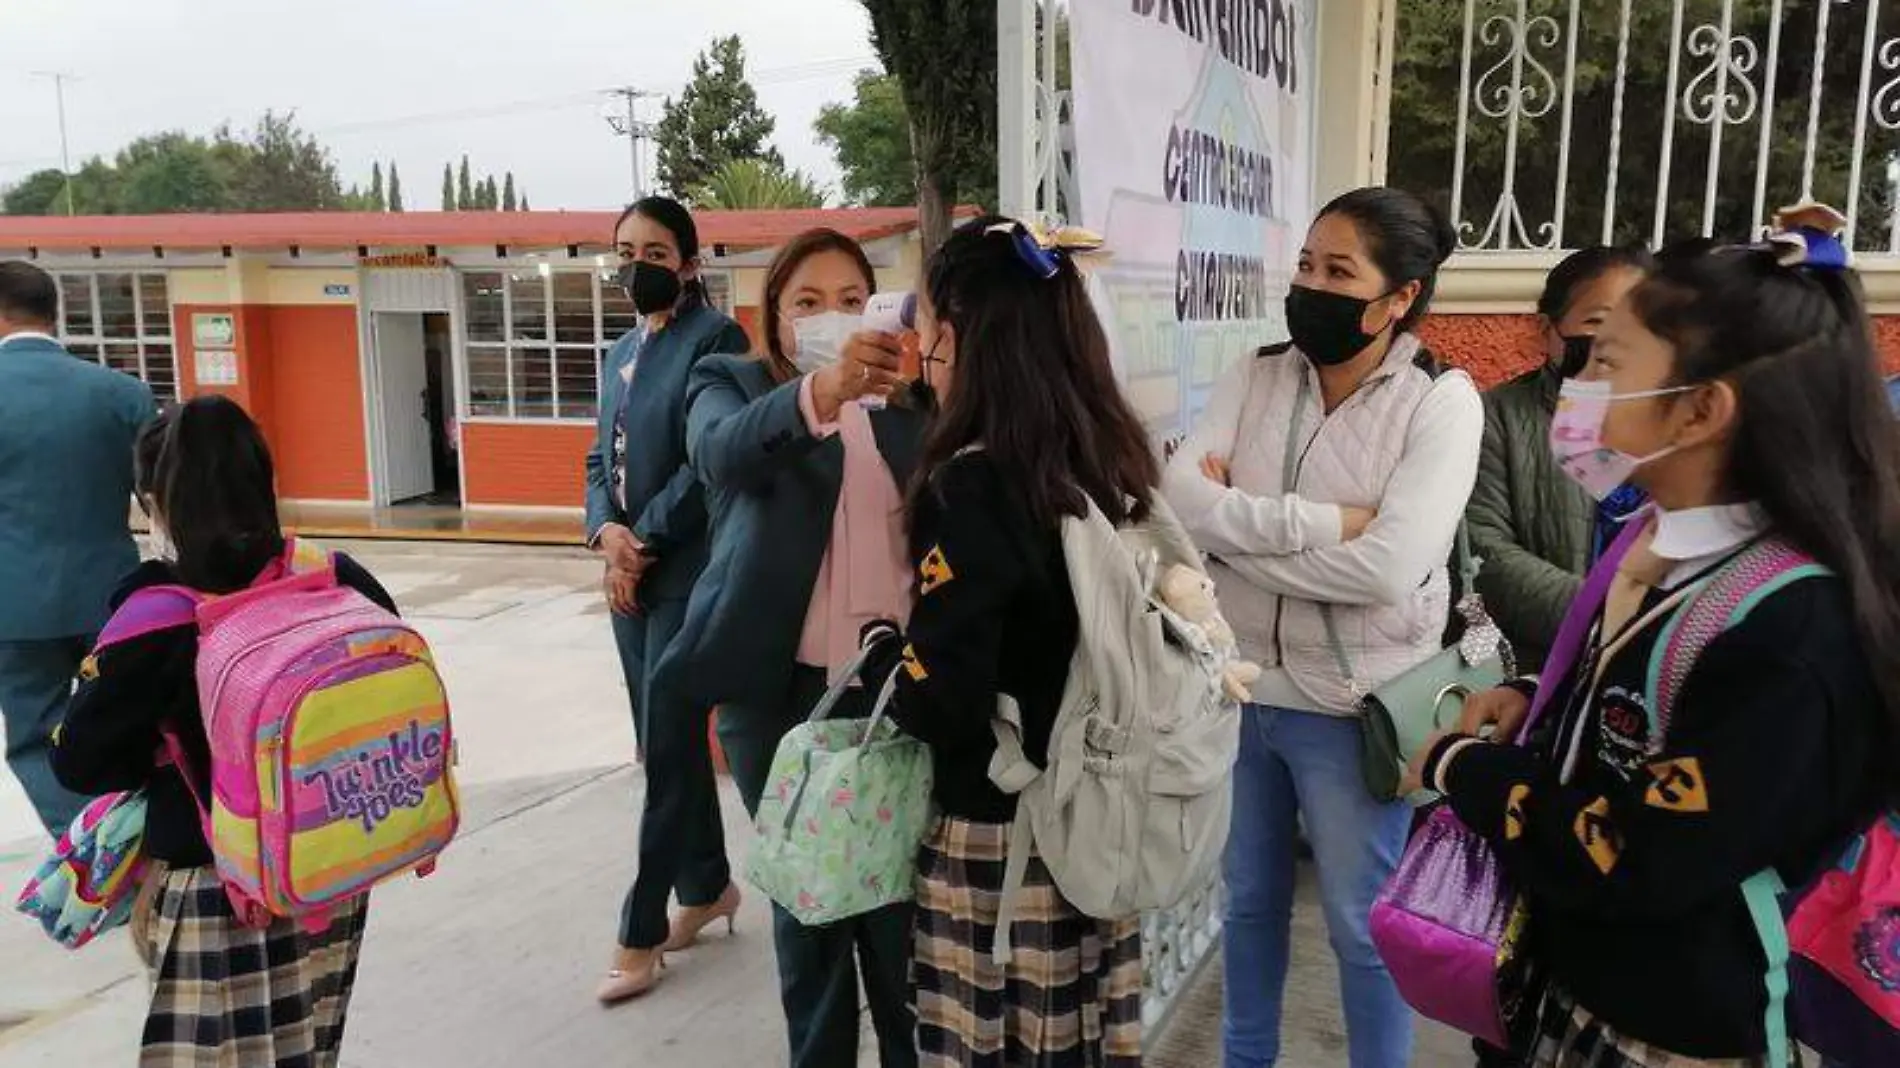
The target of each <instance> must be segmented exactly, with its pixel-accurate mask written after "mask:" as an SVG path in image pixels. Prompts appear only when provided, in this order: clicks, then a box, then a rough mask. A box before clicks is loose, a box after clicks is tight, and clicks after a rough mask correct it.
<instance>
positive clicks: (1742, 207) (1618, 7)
mask: <svg viewBox="0 0 1900 1068" xmlns="http://www.w3.org/2000/svg"><path fill="white" fill-rule="evenodd" d="M1398 2H1399V3H1401V4H1407V3H1409V4H1413V5H1416V9H1417V10H1420V11H1426V10H1433V11H1434V13H1435V24H1436V25H1437V26H1439V27H1442V29H1440V30H1438V31H1437V32H1450V33H1453V34H1456V33H1458V32H1459V31H1458V28H1457V21H1455V20H1462V23H1463V25H1462V32H1463V50H1462V52H1461V53H1460V55H1459V59H1458V66H1457V68H1456V70H1457V72H1458V78H1459V81H1458V87H1457V107H1458V113H1457V116H1456V129H1457V136H1456V140H1455V142H1454V144H1453V146H1452V149H1453V151H1452V152H1451V153H1450V155H1451V156H1452V159H1453V166H1454V173H1453V174H1452V176H1451V183H1450V184H1451V187H1452V204H1451V215H1452V221H1453V224H1454V226H1455V227H1456V228H1457V231H1458V235H1459V247H1460V248H1462V249H1464V250H1466V251H1473V252H1515V251H1523V250H1533V251H1542V250H1550V251H1556V250H1559V249H1563V248H1568V247H1573V243H1574V242H1577V241H1579V240H1583V241H1589V240H1595V239H1599V238H1598V234H1599V231H1598V230H1597V228H1595V227H1592V228H1591V232H1590V233H1589V234H1577V233H1575V232H1573V231H1574V230H1575V229H1576V227H1575V222H1576V220H1577V219H1578V217H1579V212H1580V211H1586V210H1588V208H1586V207H1584V206H1585V205H1589V204H1590V203H1591V199H1592V198H1595V197H1596V196H1598V195H1599V194H1598V193H1597V192H1596V191H1595V190H1594V189H1591V190H1588V191H1586V190H1585V189H1584V188H1581V186H1584V185H1586V184H1587V182H1586V178H1585V177H1580V176H1578V175H1573V174H1572V173H1571V171H1572V168H1573V167H1575V166H1576V165H1578V164H1579V163H1581V162H1583V161H1585V160H1587V161H1589V164H1588V166H1587V167H1586V170H1588V171H1589V172H1590V175H1594V173H1595V168H1596V165H1597V163H1598V162H1599V161H1600V160H1601V159H1602V158H1603V157H1602V156H1601V155H1599V152H1600V150H1601V149H1602V148H1603V147H1605V146H1604V145H1603V140H1605V139H1607V141H1608V145H1607V148H1608V150H1609V151H1608V153H1607V159H1608V166H1607V174H1606V177H1605V182H1604V188H1603V190H1602V193H1601V194H1600V195H1601V197H1602V200H1601V206H1602V212H1603V223H1602V227H1601V229H1600V240H1601V241H1603V242H1604V243H1605V244H1608V243H1612V242H1614V241H1615V240H1616V239H1617V236H1618V235H1619V234H1624V235H1627V234H1628V233H1629V232H1630V231H1631V230H1632V229H1635V230H1636V231H1637V232H1639V233H1641V234H1643V235H1644V236H1645V237H1646V238H1647V240H1648V241H1650V242H1651V243H1653V244H1661V243H1662V242H1663V241H1664V240H1666V239H1667V238H1668V236H1669V235H1670V234H1671V233H1672V232H1676V233H1681V232H1684V231H1689V232H1699V233H1701V234H1703V235H1706V236H1726V234H1725V231H1727V230H1729V229H1736V230H1740V229H1741V228H1742V226H1743V224H1744V216H1746V220H1747V224H1748V225H1753V224H1754V223H1756V222H1759V221H1762V220H1764V219H1765V217H1766V216H1767V215H1768V214H1770V213H1771V212H1772V210H1773V209H1774V207H1775V206H1776V204H1779V203H1792V202H1794V201H1796V200H1802V199H1814V198H1816V197H1825V198H1827V199H1829V200H1832V201H1834V202H1835V203H1839V204H1840V205H1841V207H1842V210H1843V211H1844V212H1845V213H1846V216H1847V220H1848V225H1847V230H1846V234H1845V237H1846V239H1847V240H1848V242H1849V243H1851V244H1865V245H1867V248H1865V249H1863V250H1862V251H1863V252H1866V253H1869V254H1874V253H1878V254H1881V255H1888V254H1892V255H1900V203H1886V202H1883V201H1881V197H1883V196H1888V197H1891V198H1893V199H1894V200H1895V201H1900V136H1896V135H1900V30H1897V29H1896V27H1893V26H1886V25H1884V24H1883V18H1884V16H1885V15H1886V10H1885V5H1883V4H1881V3H1880V2H1879V0H1826V2H1825V3H1817V4H1803V5H1795V4H1790V3H1789V2H1788V0H1770V2H1767V3H1762V2H1758V0H1750V2H1748V3H1741V2H1738V0H1719V2H1717V0H1697V2H1693V3H1692V2H1690V0H1672V2H1671V3H1670V4H1669V5H1668V6H1664V5H1662V4H1661V3H1657V2H1654V0H1650V2H1646V3H1641V4H1639V3H1638V2H1637V0H1620V2H1619V3H1617V4H1615V5H1610V4H1601V5H1589V4H1584V3H1583V2H1582V0H1568V2H1567V3H1565V2H1563V0H1536V2H1532V0H1482V2H1481V0H1464V4H1463V7H1462V9H1459V8H1452V7H1451V6H1450V5H1449V4H1447V3H1444V0H1398ZM1441 4H1442V5H1443V6H1442V7H1440V6H1439V5H1441ZM1797 7H1798V8H1799V9H1800V11H1801V15H1802V17H1803V18H1805V17H1806V16H1807V11H1808V10H1809V8H1813V9H1814V11H1815V21H1814V23H1813V25H1812V26H1811V27H1810V26H1807V25H1802V26H1799V27H1798V28H1796V29H1792V30H1791V29H1790V27H1789V26H1788V25H1785V23H1786V22H1787V21H1788V16H1789V14H1790V12H1791V11H1792V10H1794V9H1795V8H1797ZM1836 7H1839V8H1841V9H1842V11H1843V12H1844V13H1836V12H1835V11H1834V9H1835V8H1836ZM1842 20H1846V21H1842ZM1433 21H1434V20H1427V21H1426V22H1421V23H1420V24H1419V25H1420V27H1421V30H1422V29H1423V27H1425V26H1426V25H1428V24H1432V22H1433ZM1447 23H1449V24H1450V25H1447ZM1612 26H1613V27H1614V31H1615V35H1614V37H1611V36H1610V35H1609V34H1608V33H1607V32H1605V31H1606V30H1608V29H1610V28H1611V27H1612ZM1848 27H1856V28H1859V29H1861V30H1862V32H1863V34H1864V36H1863V38H1862V41H1861V44H1860V47H1859V48H1858V49H1856V50H1855V51H1856V52H1857V53H1858V58H1859V60H1860V69H1859V74H1858V78H1857V79H1851V80H1850V76H1849V71H1848V70H1846V69H1843V68H1842V66H1838V65H1837V66H1835V67H1834V68H1833V69H1832V71H1831V75H1832V76H1831V77H1830V71H1829V70H1828V69H1827V65H1828V64H1829V63H1830V62H1837V63H1839V64H1845V63H1848V62H1851V60H1848V59H1846V58H1845V57H1844V56H1840V57H1834V60H1832V61H1830V59H1829V52H1830V46H1831V47H1832V50H1833V51H1838V52H1844V51H1845V49H1844V45H1843V41H1842V38H1843V36H1845V35H1846V34H1847V33H1848V32H1849V31H1848V29H1847V28H1848ZM1883 30H1884V31H1885V33H1886V36H1883ZM1665 31H1666V33H1667V38H1666V43H1665V44H1664V45H1663V46H1664V47H1666V48H1668V49H1669V51H1668V54H1667V56H1666V57H1664V56H1656V55H1654V54H1653V53H1649V54H1645V53H1640V52H1636V51H1635V49H1638V48H1643V49H1648V48H1653V47H1655V44H1654V43H1652V42H1655V41H1657V40H1658V39H1662V38H1664V34H1665ZM1810 32H1811V33H1812V34H1813V40H1812V42H1811V43H1809V42H1806V41H1805V35H1806V34H1808V33H1810ZM1566 34H1568V39H1567V40H1565V39H1564V38H1565V35H1566ZM1788 34H1793V36H1786V35H1788ZM1784 36H1786V39H1785V40H1784ZM1784 45H1785V46H1786V47H1784ZM1804 46H1805V47H1811V48H1812V49H1813V51H1812V61H1813V64H1814V69H1813V70H1812V71H1811V72H1809V74H1808V75H1806V76H1805V79H1806V80H1805V82H1803V76H1790V77H1783V72H1782V71H1781V70H1780V67H1781V64H1782V63H1783V62H1788V61H1789V60H1790V59H1793V60H1794V62H1795V63H1796V64H1798V63H1799V62H1802V61H1806V60H1808V59H1809V58H1810V57H1809V56H1804V55H1802V54H1801V52H1802V50H1804ZM1611 47H1614V49H1615V55H1614V57H1613V58H1614V77H1613V78H1611V77H1609V74H1610V72H1609V69H1608V68H1609V66H1610V64H1609V61H1610V60H1611V59H1612V57H1611V56H1610V55H1609V54H1608V53H1609V50H1610V48H1611ZM1665 58H1666V62H1658V61H1662V60H1665ZM1644 60H1648V61H1649V62H1647V63H1645V62H1644ZM1559 64H1561V68H1560V66H1559ZM1876 64H1877V65H1878V66H1876ZM1598 72H1601V73H1598ZM1399 77H1400V78H1401V79H1402V80H1403V79H1404V78H1405V77H1406V73H1405V72H1403V71H1401V72H1399ZM1559 79H1561V84H1559ZM1427 84H1429V79H1428V81H1427ZM1441 84H1442V83H1441ZM1444 88H1446V89H1449V88H1450V87H1449V86H1446V87H1444ZM1802 90H1805V92H1803V91H1802ZM1440 91H1442V90H1440ZM1783 95H1786V96H1787V97H1788V100H1786V101H1784V100H1782V99H1781V98H1782V96H1783ZM1803 96H1805V98H1806V101H1805V103H1806V106H1807V114H1806V116H1805V119H1803V118H1800V117H1797V115H1794V114H1786V112H1788V111H1789V109H1790V108H1791V107H1798V106H1799V105H1800V104H1801V102H1802V101H1801V99H1800V98H1801V97H1803ZM1659 97H1660V99H1661V101H1662V102H1663V108H1662V111H1661V112H1660V113H1658V112H1656V111H1655V110H1653V107H1654V105H1653V103H1652V102H1653V101H1656V100H1657V99H1658V98H1659ZM1415 99H1417V98H1415ZM1426 99H1427V100H1428V99H1429V98H1426ZM1559 106H1561V108H1562V110H1561V112H1559V113H1557V114H1552V112H1555V111H1557V109H1558V108H1559ZM1632 107H1634V108H1638V109H1640V110H1639V111H1637V112H1632V111H1631V110H1630V109H1631V108H1632ZM1850 108H1851V109H1853V110H1852V119H1851V121H1850V119H1849V109H1850ZM1605 111H1607V112H1608V114H1609V123H1608V130H1607V131H1605V130H1604V129H1603V125H1602V124H1601V123H1600V122H1599V121H1598V117H1600V116H1601V115H1602V114H1603V113H1604V112H1605ZM1823 116H1826V117H1827V119H1828V121H1827V124H1826V129H1825V130H1824V129H1823V122H1822V118H1823ZM1777 120H1779V123H1778V122H1777ZM1398 121H1399V122H1401V123H1402V122H1403V121H1404V118H1403V115H1402V114H1401V116H1400V117H1399V118H1398ZM1755 123H1759V126H1755V125H1754V124H1755ZM1791 123H1792V124H1795V125H1793V126H1790V124H1791ZM1702 126H1706V127H1707V128H1708V129H1707V131H1706V135H1707V141H1706V142H1703V141H1702V140H1701V139H1702V137H1703V135H1704V131H1703V130H1700V129H1697V127H1702ZM1638 129H1640V130H1641V131H1642V132H1641V133H1640V134H1638V133H1635V132H1634V131H1636V130H1638ZM1658 129H1659V130H1660V131H1661V140H1660V143H1658V144H1656V145H1655V151H1656V158H1655V161H1654V162H1653V163H1651V162H1650V161H1649V160H1648V159H1647V158H1646V157H1645V159H1644V162H1643V163H1642V164H1641V167H1642V168H1643V169H1645V170H1647V168H1649V167H1652V166H1653V167H1654V168H1655V171H1654V178H1653V179H1651V178H1649V177H1648V176H1647V175H1643V176H1637V177H1635V178H1634V179H1633V184H1634V186H1635V187H1636V188H1638V189H1642V192H1641V193H1638V194H1632V192H1631V191H1630V186H1631V184H1632V183H1629V182H1625V181H1624V176H1623V174H1622V173H1621V172H1622V168H1623V167H1624V166H1625V165H1626V164H1629V163H1631V162H1632V159H1631V156H1632V151H1633V145H1632V138H1639V139H1640V140H1642V141H1643V142H1645V143H1644V145H1643V146H1642V147H1643V149H1644V150H1645V151H1647V150H1648V148H1649V142H1650V138H1653V137H1656V136H1657V134H1656V132H1655V131H1656V130H1658ZM1804 130H1805V137H1804V136H1803V131H1804ZM1782 134H1791V135H1792V136H1789V137H1783V136H1781V135H1782ZM1824 136H1826V137H1828V138H1829V141H1828V145H1829V148H1830V151H1829V152H1828V153H1825V154H1824V153H1822V152H1821V151H1820V147H1821V139H1822V137H1824ZM1750 138H1753V141H1752V142H1751V141H1750ZM1850 142H1851V143H1850ZM1393 144H1394V148H1395V151H1397V152H1398V154H1399V156H1404V155H1405V152H1404V151H1403V150H1402V149H1400V148H1399V143H1398V142H1397V141H1396V140H1395V141H1394V143H1393ZM1685 144H1694V145H1695V148H1694V149H1693V150H1692V158H1693V159H1694V162H1693V163H1688V164H1687V166H1688V168H1689V169H1692V170H1694V172H1695V176H1694V178H1693V179H1690V178H1688V177H1687V176H1686V175H1685V176H1683V180H1682V182H1681V184H1682V185H1683V186H1685V189H1684V190H1683V192H1684V194H1685V195H1684V197H1683V201H1682V202H1680V203H1679V202H1678V201H1676V200H1675V199H1674V198H1673V197H1672V196H1671V193H1672V192H1673V191H1674V186H1675V184H1676V183H1677V176H1676V174H1675V171H1676V169H1677V167H1678V166H1679V165H1682V164H1683V163H1684V162H1685V161H1682V160H1679V159H1678V156H1680V155H1681V153H1682V151H1683V146H1684V145H1685ZM1704 150H1706V151H1707V153H1708V155H1707V158H1706V160H1705V159H1702V158H1700V153H1701V152H1703V151H1704ZM1850 150H1851V151H1850ZM1418 155H1419V157H1420V158H1421V159H1422V158H1429V157H1428V156H1426V155H1425V154H1423V153H1419V154H1418ZM1399 156H1395V161H1396V160H1397V159H1398V158H1399ZM1436 158H1437V159H1438V160H1440V161H1443V160H1444V158H1445V157H1444V156H1442V155H1441V156H1437V157H1436ZM1890 162H1892V163H1893V166H1891V167H1890V166H1889V163H1890ZM1442 165H1443V163H1442V162H1440V163H1437V164H1435V165H1434V166H1442ZM1553 165H1554V166H1555V172H1554V173H1553V172H1552V170H1551V168H1552V166H1553ZM1751 166H1752V167H1753V168H1754V173H1753V174H1752V176H1744V175H1743V174H1742V173H1738V172H1742V171H1746V170H1747V169H1748V168H1749V167H1751ZM1400 167H1401V169H1399V170H1397V172H1396V173H1395V178H1396V179H1397V180H1398V181H1401V182H1403V181H1405V180H1406V179H1407V177H1408V176H1407V175H1406V174H1404V172H1403V169H1402V167H1403V165H1402V164H1401V165H1400ZM1494 168H1495V169H1494ZM1467 172H1470V174H1482V175H1484V176H1485V178H1484V180H1483V181H1482V182H1478V183H1474V182H1473V181H1472V180H1469V179H1470V174H1467ZM1421 180H1424V179H1423V176H1421ZM1492 181H1495V182H1496V183H1497V184H1496V186H1495V187H1493V186H1492V184H1491V183H1492ZM1651 181H1653V182H1654V185H1653V187H1649V188H1644V187H1646V186H1649V183H1650V182H1651ZM1691 183H1692V184H1693V188H1692V189H1691V188H1689V187H1690V186H1691ZM1883 183H1884V186H1885V188H1884V189H1883V188H1874V189H1868V188H1865V186H1867V185H1869V184H1873V185H1875V186H1876V187H1878V186H1881V185H1882V184H1883ZM1842 185H1845V186H1846V187H1847V189H1846V193H1845V196H1843V195H1842V191H1841V189H1840V188H1839V187H1840V186H1842ZM1519 186H1524V187H1525V188H1546V189H1551V190H1552V191H1553V192H1554V194H1555V197H1554V201H1553V203H1552V206H1551V209H1550V212H1549V214H1548V215H1544V216H1543V218H1542V219H1541V220H1537V221H1533V220H1532V219H1529V218H1527V217H1526V216H1527V210H1528V208H1527V205H1526V203H1525V201H1524V191H1523V189H1520V188H1519ZM1441 188H1442V186H1441ZM1474 188H1484V189H1485V190H1487V192H1486V193H1485V195H1484V198H1483V199H1484V203H1483V204H1481V205H1478V206H1475V207H1474V205H1473V204H1472V203H1467V197H1469V196H1470V195H1471V192H1472V190H1473V189H1474ZM1493 189H1495V192H1492V190H1493ZM1652 189H1653V193H1654V197H1655V199H1654V201H1653V204H1639V203H1634V202H1633V201H1636V200H1638V199H1639V198H1640V196H1642V195H1648V193H1649V192H1650V191H1651V190H1652ZM1698 195H1699V196H1700V197H1701V203H1700V205H1699V207H1691V206H1690V204H1689V202H1688V201H1689V198H1690V197H1693V196H1698ZM1493 197H1495V199H1492V198H1493ZM1534 199H1535V201H1536V203H1537V204H1538V205H1539V212H1538V213H1539V214H1540V215H1542V210H1541V204H1542V200H1541V197H1538V198H1534ZM1843 201H1844V203H1843ZM1876 204H1877V205H1879V207H1880V209H1881V210H1879V211H1877V212H1876V214H1878V215H1879V216H1880V218H1878V219H1875V218H1874V216H1872V215H1869V216H1868V217H1867V218H1866V219H1863V218H1862V213H1863V212H1864V211H1865V212H1875V211H1876V209H1875V208H1874V207H1870V205H1876ZM1889 208H1891V209H1892V210H1891V211H1889V210H1886V209H1889ZM1672 215H1675V216H1678V217H1677V218H1674V219H1672V218H1671V216H1672ZM1889 215H1891V218H1889V217H1888V216H1889ZM1684 216H1686V217H1684ZM1881 227H1886V228H1887V232H1886V233H1882V232H1880V228H1881Z"/></svg>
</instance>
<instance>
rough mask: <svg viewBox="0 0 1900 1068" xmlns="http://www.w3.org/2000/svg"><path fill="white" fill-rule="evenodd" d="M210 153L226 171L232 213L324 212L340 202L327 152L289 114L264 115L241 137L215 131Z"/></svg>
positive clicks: (338, 186) (225, 129)
mask: <svg viewBox="0 0 1900 1068" xmlns="http://www.w3.org/2000/svg"><path fill="white" fill-rule="evenodd" d="M217 142H218V143H217V144H216V145H214V146H213V152H214V153H215V154H216V155H217V156H218V157H219V158H220V159H222V160H223V161H224V162H225V164H226V165H227V166H229V167H230V168H231V194H232V205H231V206H232V208H233V209H234V210H237V211H330V210H334V209H335V208H337V207H339V206H340V205H341V204H342V201H343V188H342V184H341V183H340V182H339V181H338V180H337V174H336V164H335V163H334V162H333V161H332V160H331V158H330V151H329V149H327V148H324V147H323V145H322V144H320V143H319V142H318V141H317V140H316V138H314V137H312V136H310V135H309V134H308V133H306V132H304V131H303V130H302V129H301V128H299V127H298V125H297V116H296V113H295V112H285V113H283V114H278V113H277V112H274V111H266V112H265V113H264V115H263V117H262V118H260V119H258V121H257V125H256V126H254V127H252V128H251V129H250V130H249V131H247V132H246V133H245V134H244V135H243V136H241V137H240V136H235V135H233V134H232V132H231V130H230V127H228V126H226V127H223V128H220V129H219V131H218V134H217Z"/></svg>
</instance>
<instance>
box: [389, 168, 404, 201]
mask: <svg viewBox="0 0 1900 1068" xmlns="http://www.w3.org/2000/svg"><path fill="white" fill-rule="evenodd" d="M389 210H390V211H393V212H401V211H402V175H400V174H397V173H396V161H395V160H393V159H392V160H390V161H389Z"/></svg>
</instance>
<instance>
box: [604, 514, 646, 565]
mask: <svg viewBox="0 0 1900 1068" xmlns="http://www.w3.org/2000/svg"><path fill="white" fill-rule="evenodd" d="M644 550H645V546H643V545H641V544H640V539H639V538H636V537H634V535H633V531H631V530H629V529H628V528H626V527H624V526H621V525H620V524H619V523H609V524H607V525H606V526H604V527H601V528H600V553H601V555H602V556H605V557H606V558H607V564H608V566H609V567H618V568H621V569H623V570H627V571H632V572H634V573H636V574H637V573H639V571H640V570H641V569H642V568H644V567H645V566H646V564H645V559H646V557H645V556H644V555H643V553H644Z"/></svg>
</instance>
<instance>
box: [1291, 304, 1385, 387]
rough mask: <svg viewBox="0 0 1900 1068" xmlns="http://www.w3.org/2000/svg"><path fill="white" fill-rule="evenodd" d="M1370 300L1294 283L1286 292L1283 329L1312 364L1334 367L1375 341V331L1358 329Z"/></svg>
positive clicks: (1382, 331)
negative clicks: (1284, 325) (1284, 327)
mask: <svg viewBox="0 0 1900 1068" xmlns="http://www.w3.org/2000/svg"><path fill="white" fill-rule="evenodd" d="M1387 296H1390V294H1387ZM1379 299H1380V300H1384V299H1385V297H1380V298H1379ZM1373 303H1374V302H1373V301H1370V300H1361V299H1360V298H1358V297H1351V296H1347V295H1346V294H1344V293H1329V292H1327V291H1325V290H1323V289H1309V288H1308V287H1306V286H1294V287H1293V288H1292V289H1290V290H1288V291H1287V295H1286V328H1287V331H1288V332H1289V333H1290V334H1292V335H1293V344H1294V347H1296V348H1298V349H1299V350H1300V352H1301V354H1302V355H1304V356H1305V357H1306V358H1307V359H1309V360H1311V361H1313V364H1314V366H1316V367H1337V366H1339V365H1340V364H1342V363H1346V362H1347V361H1349V360H1351V359H1352V358H1353V357H1354V356H1357V355H1359V354H1360V353H1362V352H1364V351H1366V346H1368V345H1370V344H1372V343H1373V342H1374V341H1376V340H1378V338H1379V334H1368V333H1366V332H1365V331H1364V330H1361V329H1360V328H1359V324H1361V323H1363V322H1365V318H1366V309H1367V308H1369V307H1371V306H1372V304H1373ZM1388 325H1389V324H1388ZM1384 332H1385V331H1384V330H1381V331H1380V332H1379V333H1384Z"/></svg>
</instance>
